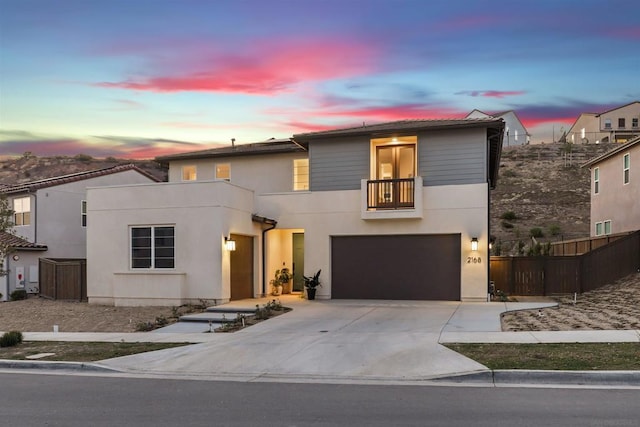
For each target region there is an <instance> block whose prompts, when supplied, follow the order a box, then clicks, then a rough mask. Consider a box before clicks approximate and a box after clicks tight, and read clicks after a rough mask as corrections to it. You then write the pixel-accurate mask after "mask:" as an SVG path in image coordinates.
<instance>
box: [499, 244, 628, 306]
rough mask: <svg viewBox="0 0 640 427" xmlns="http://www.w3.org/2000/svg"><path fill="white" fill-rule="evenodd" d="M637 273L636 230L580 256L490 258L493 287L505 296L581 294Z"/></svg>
mask: <svg viewBox="0 0 640 427" xmlns="http://www.w3.org/2000/svg"><path fill="white" fill-rule="evenodd" d="M636 271H640V231H637V232H635V233H632V234H627V235H624V236H619V238H617V239H616V240H615V241H613V242H611V243H609V244H608V245H606V246H600V247H598V248H597V249H594V250H592V251H590V252H587V253H585V254H582V255H565V256H527V257H503V256H499V257H491V266H490V276H491V279H490V280H491V281H493V282H494V285H495V288H496V289H498V290H501V291H503V292H505V293H506V294H509V295H554V294H567V293H574V292H577V293H582V292H586V291H590V290H592V289H596V288H599V287H600V286H604V285H606V284H609V283H612V282H614V281H616V280H618V279H620V278H622V277H624V276H626V275H629V274H631V273H634V272H636Z"/></svg>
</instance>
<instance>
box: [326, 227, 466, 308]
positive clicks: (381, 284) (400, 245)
mask: <svg viewBox="0 0 640 427" xmlns="http://www.w3.org/2000/svg"><path fill="white" fill-rule="evenodd" d="M331 271H332V274H331V297H332V298H336V299H393V300H445V301H459V300H460V235H459V234H438V235H402V236H398V235H395V236H335V237H332V238H331Z"/></svg>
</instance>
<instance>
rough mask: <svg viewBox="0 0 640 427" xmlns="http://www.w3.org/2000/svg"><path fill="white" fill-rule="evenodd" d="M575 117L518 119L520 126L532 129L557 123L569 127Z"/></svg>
mask: <svg viewBox="0 0 640 427" xmlns="http://www.w3.org/2000/svg"><path fill="white" fill-rule="evenodd" d="M576 118H577V117H553V116H548V117H520V120H521V121H522V124H523V125H524V126H525V127H526V128H533V127H536V126H540V125H543V124H546V123H557V124H565V125H569V126H571V125H572V124H573V122H575V121H576Z"/></svg>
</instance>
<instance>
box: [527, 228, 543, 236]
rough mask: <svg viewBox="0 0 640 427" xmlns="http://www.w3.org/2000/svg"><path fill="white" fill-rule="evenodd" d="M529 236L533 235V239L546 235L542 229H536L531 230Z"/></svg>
mask: <svg viewBox="0 0 640 427" xmlns="http://www.w3.org/2000/svg"><path fill="white" fill-rule="evenodd" d="M529 234H531V237H536V238H538V237H544V233H543V232H542V228H540V227H534V228H532V229H531V230H529Z"/></svg>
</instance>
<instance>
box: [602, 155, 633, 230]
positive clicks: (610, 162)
mask: <svg viewBox="0 0 640 427" xmlns="http://www.w3.org/2000/svg"><path fill="white" fill-rule="evenodd" d="M627 153H628V154H629V157H630V171H629V172H630V181H629V183H628V184H624V182H623V156H624V155H625V154H627ZM596 167H597V168H599V171H600V173H599V174H600V191H599V193H598V194H595V193H594V185H595V184H594V179H593V176H594V169H595V168H596ZM590 172H591V236H595V235H596V223H598V222H603V221H611V233H612V234H614V233H623V232H625V231H634V230H640V144H635V145H634V146H633V147H630V148H629V149H628V150H622V151H620V152H619V153H617V154H616V155H614V156H612V157H610V158H608V159H605V160H603V161H601V162H599V163H597V164H595V165H593V166H592V167H591V171H590Z"/></svg>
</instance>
